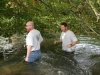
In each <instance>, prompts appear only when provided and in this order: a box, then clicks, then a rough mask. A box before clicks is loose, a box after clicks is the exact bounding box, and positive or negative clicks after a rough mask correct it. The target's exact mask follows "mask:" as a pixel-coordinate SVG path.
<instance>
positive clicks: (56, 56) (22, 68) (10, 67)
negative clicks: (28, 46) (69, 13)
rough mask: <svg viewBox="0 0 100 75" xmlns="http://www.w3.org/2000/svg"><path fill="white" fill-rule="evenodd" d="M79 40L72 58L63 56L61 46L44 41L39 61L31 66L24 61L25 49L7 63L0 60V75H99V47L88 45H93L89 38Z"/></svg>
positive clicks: (50, 41)
mask: <svg viewBox="0 0 100 75" xmlns="http://www.w3.org/2000/svg"><path fill="white" fill-rule="evenodd" d="M79 39H80V41H79V43H78V44H77V45H76V48H75V53H74V56H73V55H72V56H65V55H63V52H62V50H61V44H56V45H54V44H53V41H54V40H46V41H45V42H43V44H42V47H41V51H42V54H41V55H42V56H41V59H40V60H39V61H36V62H35V63H33V64H32V65H31V66H30V65H28V64H27V63H26V62H25V61H24V57H23V56H24V55H25V54H26V50H25V49H24V50H22V51H19V53H17V54H15V55H12V56H11V57H10V58H9V59H8V60H7V61H3V59H0V75H100V46H97V45H93V44H89V43H90V42H91V41H92V43H93V39H90V38H89V37H83V36H82V37H79ZM86 39H87V40H88V41H87V40H86ZM89 41H90V42H89ZM86 43H87V44H86ZM94 43H95V42H94ZM96 44H97V42H96Z"/></svg>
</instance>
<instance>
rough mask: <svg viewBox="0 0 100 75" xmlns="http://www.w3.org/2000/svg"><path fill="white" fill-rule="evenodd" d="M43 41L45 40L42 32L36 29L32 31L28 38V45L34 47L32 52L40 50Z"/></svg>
mask: <svg viewBox="0 0 100 75" xmlns="http://www.w3.org/2000/svg"><path fill="white" fill-rule="evenodd" d="M42 41H43V38H42V36H41V34H40V32H39V31H38V30H36V29H33V30H32V31H30V32H29V33H28V35H27V37H26V45H27V46H28V45H30V46H32V50H31V51H36V50H39V49H40V43H41V42H42Z"/></svg>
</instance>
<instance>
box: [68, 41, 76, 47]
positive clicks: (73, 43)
mask: <svg viewBox="0 0 100 75" xmlns="http://www.w3.org/2000/svg"><path fill="white" fill-rule="evenodd" d="M77 42H78V41H74V42H72V44H69V45H67V47H68V48H71V47H72V46H74V45H75V44H77Z"/></svg>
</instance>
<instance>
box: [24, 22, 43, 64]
mask: <svg viewBox="0 0 100 75" xmlns="http://www.w3.org/2000/svg"><path fill="white" fill-rule="evenodd" d="M25 28H26V30H27V32H29V33H28V35H27V37H26V46H27V54H26V58H25V61H26V62H28V63H29V64H31V63H33V62H34V61H35V60H37V59H39V58H40V56H41V52H40V44H41V42H42V41H43V38H42V36H41V34H40V32H39V31H38V30H36V29H34V23H33V22H32V21H28V22H27V23H26V27H25Z"/></svg>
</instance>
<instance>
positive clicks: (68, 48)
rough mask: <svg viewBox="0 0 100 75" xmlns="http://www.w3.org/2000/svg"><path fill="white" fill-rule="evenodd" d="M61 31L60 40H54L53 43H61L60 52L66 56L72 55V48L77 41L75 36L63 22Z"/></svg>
mask: <svg viewBox="0 0 100 75" xmlns="http://www.w3.org/2000/svg"><path fill="white" fill-rule="evenodd" d="M61 30H62V33H61V36H60V39H59V40H55V41H54V43H55V44H56V43H58V42H62V50H63V51H64V52H65V53H66V54H73V53H74V49H73V47H74V46H75V44H76V43H77V41H78V40H77V38H76V36H75V34H74V33H73V32H72V31H71V30H69V29H68V25H67V24H66V23H65V22H63V23H61Z"/></svg>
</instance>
